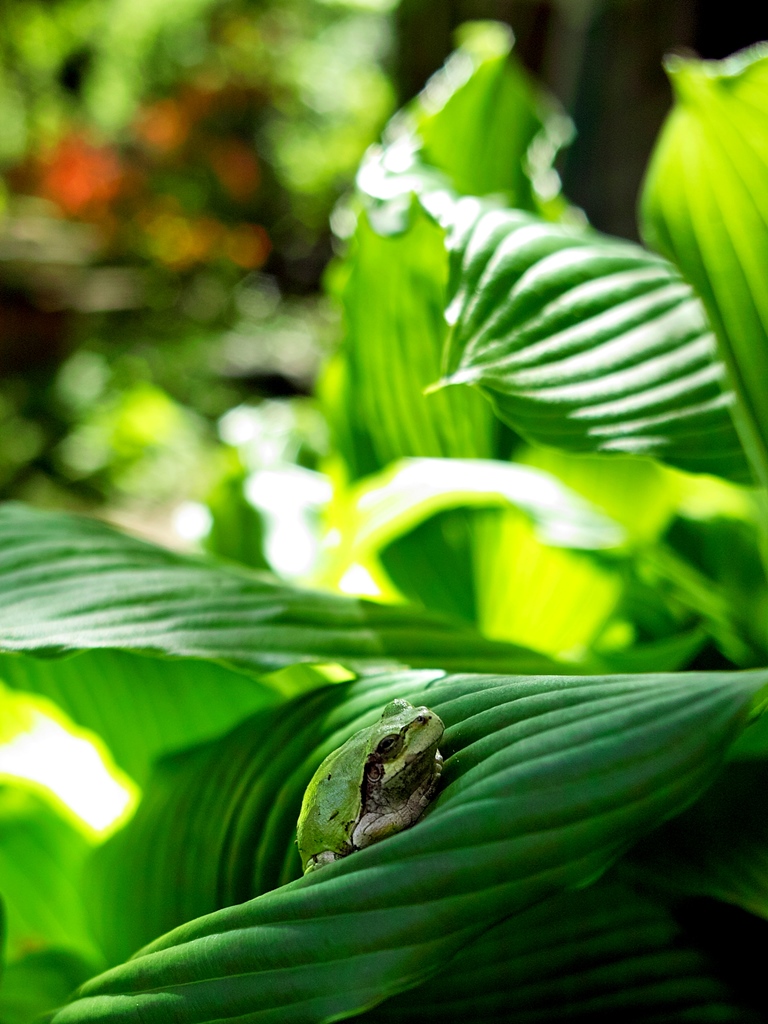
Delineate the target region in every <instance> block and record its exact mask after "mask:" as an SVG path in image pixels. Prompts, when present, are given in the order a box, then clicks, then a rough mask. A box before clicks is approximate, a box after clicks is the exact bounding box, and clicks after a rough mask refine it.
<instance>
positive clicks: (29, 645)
mask: <svg viewBox="0 0 768 1024" xmlns="http://www.w3.org/2000/svg"><path fill="white" fill-rule="evenodd" d="M0 585H1V589H0V650H4V651H6V652H19V653H21V652H25V653H34V654H35V655H37V656H54V655H61V654H65V653H73V652H75V651H82V650H87V649H103V648H113V649H114V648H118V649H122V650H129V651H134V652H144V653H149V652H151V653H154V654H159V655H169V656H173V657H196V658H202V659H206V660H210V661H215V662H218V663H220V664H224V665H226V666H229V667H234V668H237V669H240V670H242V671H244V672H250V673H257V672H263V671H268V670H270V669H278V668H281V667H283V666H287V665H291V664H294V663H295V662H298V661H306V662H316V663H323V662H328V661H340V662H344V663H347V664H350V665H353V666H359V667H361V668H366V667H367V668H369V669H370V667H371V666H373V665H376V664H378V665H381V664H382V663H387V662H390V663H392V662H398V661H399V662H404V663H407V664H413V665H417V664H420V665H429V664H435V663H438V664H439V665H440V666H441V667H448V668H450V667H454V666H456V665H461V666H473V667H476V668H481V667H485V666H490V665H494V666H496V665H499V664H501V665H504V664H509V662H510V659H511V662H512V663H513V664H515V663H516V662H518V660H520V659H521V660H522V661H523V662H525V661H526V659H527V658H529V657H532V658H533V660H534V661H535V662H537V663H538V664H540V660H537V659H536V656H535V655H530V654H529V652H524V651H520V650H519V649H517V648H515V647H513V646H507V645H504V644H498V643H493V642H491V641H487V640H484V639H483V638H482V637H480V636H479V635H478V634H477V633H474V632H473V631H471V630H470V629H464V630H462V628H461V627H460V626H457V624H456V623H454V622H451V621H450V620H447V619H440V618H438V617H437V616H434V617H431V616H428V615H425V614H421V613H419V612H416V611H413V610H412V609H409V608H403V607H397V608H394V607H387V606H384V605H376V604H372V603H370V602H366V601H357V600H353V599H351V598H344V597H336V596H333V595H330V594H321V593H313V592H309V591H300V590H294V589H291V588H289V587H287V586H281V585H279V584H277V583H275V582H273V581H272V580H271V579H268V578H264V577H262V576H259V575H256V574H254V573H251V572H249V571H248V570H246V569H242V570H241V569H238V568H235V567H233V566H230V565H225V564H219V563H216V562H212V561H208V560H206V559H203V558H196V557H192V556H183V555H178V554H175V553H173V552H170V551H166V550H164V549H162V548H158V547H155V546H154V545H152V544H147V543H145V542H143V541H139V540H136V539H134V538H131V537H127V536H125V535H123V534H120V533H118V532H116V531H114V530H112V529H110V528H108V527H106V526H104V525H102V524H100V523H97V522H94V521H91V520H86V519H81V518H78V517H73V516H68V515H62V514H56V513H45V512H38V511H36V510H33V509H30V508H26V507H24V506H21V505H5V506H3V507H2V509H0ZM533 671H535V669H533ZM107 685H108V684H107ZM73 717H74V716H73Z"/></svg>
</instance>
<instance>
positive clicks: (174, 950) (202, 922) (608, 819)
mask: <svg viewBox="0 0 768 1024" xmlns="http://www.w3.org/2000/svg"><path fill="white" fill-rule="evenodd" d="M767 683H768V671H757V672H749V673H733V674H716V673H714V674H693V673H692V674H687V675H682V676H673V675H658V676H649V677H612V678H607V677H596V678H591V679H585V678H563V677H561V678H555V677H550V678H529V679H525V678H516V679H515V678H505V677H472V676H463V677H462V676H458V677H447V678H443V679H441V678H436V677H435V675H434V674H432V676H429V675H427V676H424V675H422V676H419V675H418V674H416V675H414V676H413V677H411V678H410V679H409V678H408V677H407V676H406V677H399V678H397V679H395V680H389V681H387V680H386V679H375V678H374V679H369V680H360V681H358V682H355V683H350V684H342V686H338V687H335V688H333V689H332V690H331V691H330V694H331V696H332V698H333V699H334V700H335V701H338V709H339V714H337V715H336V716H335V718H334V715H333V713H330V709H327V713H326V714H324V715H318V714H317V713H316V712H317V708H315V709H312V710H314V711H315V713H314V714H312V715H311V716H309V718H310V720H311V723H312V724H313V725H314V728H315V729H317V733H316V735H317V746H316V747H315V749H314V751H313V752H312V754H311V755H310V756H309V757H305V758H304V759H302V760H301V761H300V762H298V765H297V766H296V767H294V770H293V772H291V773H288V774H287V775H286V773H285V770H284V768H285V765H280V764H276V765H274V769H275V773H276V774H277V775H278V776H279V780H280V781H279V782H276V779H275V777H274V775H270V778H269V781H268V783H267V785H266V790H265V789H264V788H261V787H257V790H256V793H255V796H254V798H255V806H256V814H255V815H254V820H252V821H251V822H250V824H249V827H250V833H251V837H253V836H254V835H257V836H258V837H259V838H258V839H257V847H259V852H258V853H257V855H256V858H257V859H258V857H259V856H261V854H262V853H263V855H264V856H265V857H267V858H268V859H269V860H271V861H272V862H273V863H277V862H278V861H279V860H282V859H284V858H285V855H286V850H291V849H292V843H291V836H292V828H290V825H289V823H292V822H294V821H295V817H296V814H297V811H298V805H299V801H300V798H301V793H302V790H303V788H304V786H305V784H306V782H307V780H308V778H309V776H310V775H311V773H312V771H313V770H314V768H315V767H316V766H317V764H318V763H319V761H320V759H321V758H322V756H323V755H324V754H325V753H327V751H328V750H329V749H333V747H335V746H336V745H338V743H339V742H341V740H343V738H344V737H345V736H346V735H349V734H350V733H351V732H352V731H353V730H354V729H355V728H357V727H359V726H360V725H361V724H366V723H369V722H371V721H373V720H375V717H376V715H377V714H378V713H379V711H380V708H381V706H382V703H383V699H382V698H383V697H384V692H386V695H387V698H388V697H390V696H392V695H393V694H395V693H397V694H399V695H402V696H408V697H409V698H410V699H412V700H414V701H419V702H421V701H424V702H426V703H428V704H429V705H430V706H431V707H433V708H434V709H435V710H436V711H437V712H438V713H439V714H440V715H441V717H442V718H443V719H444V721H445V722H446V726H447V731H446V736H445V737H444V741H443V743H441V747H442V749H443V753H444V754H445V755H446V757H447V760H446V765H445V771H444V789H443V790H442V792H441V793H440V795H439V797H438V799H437V800H436V802H435V803H434V804H433V806H432V808H431V809H430V812H429V813H428V815H427V817H426V818H425V819H424V821H422V822H421V823H420V824H419V825H418V826H417V827H415V828H413V829H410V830H408V831H406V832H402V833H400V834H398V835H396V836H393V837H391V838H390V839H389V840H387V841H386V842H383V843H379V844H377V845H375V846H372V847H369V848H368V849H366V850H363V851H360V852H358V853H356V854H355V855H354V856H352V857H349V858H346V859H344V860H342V861H339V862H337V863H335V864H332V865H329V866H327V867H324V868H323V869H322V870H321V871H318V872H315V873H313V874H310V875H308V876H305V877H304V878H302V879H299V880H297V881H294V882H291V883H289V884H287V885H284V886H282V887H280V888H279V889H276V890H275V891H273V892H268V893H266V894H264V895H262V896H260V897H258V898H256V899H254V900H251V901H249V902H245V903H238V904H236V905H234V906H230V907H226V908H225V909H222V910H219V911H216V912H215V913H212V914H208V915H206V916H204V917H201V918H199V919H197V920H196V921H192V922H189V923H188V924H184V925H182V926H181V927H179V928H177V929H176V930H175V931H173V932H171V933H170V934H169V935H166V936H164V937H163V938H161V939H158V940H157V941H155V942H154V943H152V944H151V945H150V946H149V947H147V948H145V949H144V950H143V951H142V952H141V953H140V954H139V955H137V956H136V957H135V958H134V959H132V960H131V961H130V962H128V963H127V964H124V965H122V966H120V967H116V968H114V969H112V970H111V971H109V972H107V973H106V974H104V975H102V976H100V977H99V978H96V979H94V980H92V981H91V982H89V983H88V984H87V985H86V986H84V987H83V989H82V990H81V994H80V998H79V999H77V1000H76V1001H75V1002H73V1003H72V1004H70V1005H69V1006H68V1007H66V1008H64V1009H62V1010H61V1011H60V1012H59V1013H58V1014H57V1015H56V1016H55V1018H54V1020H55V1021H56V1024H73V1022H78V1024H86V1022H90V1021H96V1020H99V1021H123V1022H128V1021H139V1020H141V1021H142V1024H152V1022H154V1021H158V1022H160V1021H162V1022H165V1021H167V1020H168V1014H169V1013H171V1012H172V1013H173V1015H174V1020H175V1021H176V1022H177V1024H183V1022H186V1021H189V1022H193V1021H194V1022H198V1024H202V1022H205V1021H214V1020H216V1021H221V1020H226V1019H231V1018H233V1017H240V1018H241V1019H242V1020H247V1021H250V1022H256V1021H260V1022H268V1021H275V1022H277V1021H280V1022H284V1024H289V1022H291V1021H296V1022H299V1021H302V1022H310V1021H318V1022H319V1021H331V1020H337V1019H340V1018H342V1017H343V1016H344V1015H349V1014H354V1013H356V1012H359V1011H361V1010H363V1009H365V1008H367V1007H371V1006H373V1005H375V1004H376V1003H378V1002H380V1001H381V1000H382V999H384V998H386V997H387V996H391V995H393V994H395V993H396V992H398V991H402V990H404V989H407V988H409V987H411V986H413V985H415V984H416V983H418V982H419V981H421V980H423V979H426V978H427V977H428V976H430V975H432V974H434V973H436V972H437V971H438V970H439V969H440V967H441V966H442V965H443V964H444V963H445V961H446V958H447V957H449V956H451V955H454V954H455V953H457V952H458V951H459V950H460V949H461V948H462V947H463V946H464V945H465V944H466V942H467V941H468V940H470V939H473V938H475V937H477V936H478V935H479V934H480V933H482V932H484V931H486V930H487V929H488V928H489V927H491V926H493V925H494V924H497V923H499V922H500V921H502V920H503V919H505V918H507V917H511V916H512V915H514V914H518V913H521V912H522V911H524V910H526V909H527V908H529V907H531V906H533V905H534V904H535V903H536V902H537V901H539V900H541V899H543V898H545V897H547V896H549V895H554V894H555V893H557V892H558V891H561V890H563V889H566V888H569V887H572V886H579V885H583V884H585V883H587V882H589V881H591V880H593V879H594V878H595V877H596V876H598V875H599V874H600V873H601V872H602V871H604V870H605V868H606V867H607V866H608V865H609V864H610V863H611V861H613V860H614V859H615V858H616V857H617V856H618V855H619V854H620V853H621V852H622V851H624V850H625V849H626V848H627V847H628V846H629V845H630V844H631V843H632V842H633V841H634V840H636V839H637V838H638V837H639V836H640V835H642V834H643V833H644V832H647V831H648V830H650V829H651V828H653V827H654V826H655V825H657V824H659V823H660V822H662V821H663V820H664V819H666V818H669V817H670V816H673V815H675V814H677V813H679V812H680V811H681V810H682V809H683V807H684V806H685V805H686V804H688V803H690V801H691V800H692V799H693V798H694V797H695V796H696V795H697V794H698V793H699V792H700V791H701V790H702V789H703V788H704V787H705V786H706V785H707V784H708V783H709V782H710V781H711V779H712V777H713V775H714V773H715V772H716V770H717V768H718V766H719V764H720V762H721V760H722V757H723V755H724V752H725V750H726V749H727V747H728V745H729V743H730V742H731V740H732V739H733V737H734V735H736V734H737V733H738V732H739V731H740V730H741V728H742V727H743V725H744V723H745V721H746V719H747V716H748V714H749V711H750V707H751V705H752V702H753V700H754V698H755V695H757V694H758V693H759V691H760V690H761V689H762V688H763V687H764V686H765V685H766V684H767ZM321 693H322V692H321V691H318V694H321ZM312 696H314V697H316V698H317V699H321V698H320V697H318V695H317V694H316V695H312ZM309 699H310V698H309V697H305V698H301V699H300V700H301V701H308V700H309ZM353 715H354V719H353V720H350V719H352V716H353ZM345 718H346V723H344V719H345ZM340 726H342V727H341V728H340ZM310 727H311V726H310ZM262 742H263V741H262ZM289 742H290V741H289ZM302 746H303V745H302ZM278 749H279V747H278ZM288 757H289V759H292V758H295V757H296V752H295V751H293V750H292V751H291V752H290V753H289V755H288ZM278 760H279V758H278ZM237 788H238V794H239V796H238V795H237V794H235V802H237V800H239V801H240V802H241V804H242V805H244V804H247V802H248V801H249V799H250V791H249V788H248V787H247V786H246V787H237ZM211 806H212V805H209V806H208V819H209V822H210V824H209V829H210V830H211V832H212V833H213V832H215V830H216V828H217V825H216V823H215V822H214V821H213V820H212V819H211ZM236 812H237V808H236V807H235V808H232V807H230V808H229V811H228V815H227V826H228V828H229V829H230V836H231V835H232V828H233V822H234V820H235V818H236V816H237V815H236ZM265 812H267V815H268V817H267V820H266V821H263V819H262V821H263V824H262V827H261V829H259V827H258V825H257V823H256V822H257V821H258V820H259V817H260V815H263V814H264V813H265ZM181 813H183V812H182V811H181V809H179V815H180V814H181ZM273 815H275V817H273ZM169 824H171V823H170V822H169ZM289 828H290V831H289ZM235 831H236V832H237V833H238V834H239V835H240V836H241V841H245V836H246V829H245V822H243V823H242V824H240V826H239V828H238V829H235ZM250 841H251V844H252V847H251V848H252V850H253V838H251V840H250ZM262 843H263V844H264V845H263V847H262V846H261V844H262ZM230 855H231V851H230ZM183 856H184V851H182V857H183ZM190 863H191V861H190ZM198 863H199V860H198ZM289 863H290V864H291V865H292V866H293V870H295V869H296V866H297V865H296V860H295V853H291V855H290V861H289ZM145 888H146V886H143V887H141V888H138V889H137V891H138V892H142V891H144V890H145Z"/></svg>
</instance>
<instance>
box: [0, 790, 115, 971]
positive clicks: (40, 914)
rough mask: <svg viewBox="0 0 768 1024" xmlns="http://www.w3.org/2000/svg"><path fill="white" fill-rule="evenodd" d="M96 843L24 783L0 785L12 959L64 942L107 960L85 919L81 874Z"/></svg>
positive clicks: (1, 865)
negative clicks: (93, 843) (103, 956)
mask: <svg viewBox="0 0 768 1024" xmlns="http://www.w3.org/2000/svg"><path fill="white" fill-rule="evenodd" d="M90 851H91V844H90V843H89V842H88V840H87V839H86V838H85V836H84V835H83V834H82V832H80V831H79V830H77V829H75V828H74V827H73V825H71V824H70V823H69V822H68V821H65V820H64V818H63V817H61V816H60V815H59V814H57V813H56V812H55V811H54V810H53V808H52V807H51V806H50V804H49V803H47V802H46V801H44V800H42V799H41V798H40V797H38V796H36V795H35V794H34V793H33V792H32V791H31V790H30V789H28V788H27V787H24V786H21V785H0V893H2V896H3V899H4V901H5V908H6V915H7V948H6V952H7V959H8V961H9V962H10V961H13V960H16V959H18V958H19V957H20V956H22V955H23V954H25V953H29V952H32V951H34V950H36V949H40V948H44V947H47V946H59V947H61V948H63V949H67V950H69V951H70V952H72V953H75V954H77V955H78V956H80V957H84V958H86V959H87V960H89V961H90V964H91V969H93V968H94V966H99V965H100V964H101V963H102V960H103V958H102V956H101V954H100V952H99V951H98V949H97V947H96V945H95V943H94V940H93V936H92V935H91V932H90V930H89V927H88V925H87V923H86V919H85V909H84V906H83V903H82V901H81V891H82V875H83V869H84V865H85V862H86V858H87V857H88V854H89V853H90Z"/></svg>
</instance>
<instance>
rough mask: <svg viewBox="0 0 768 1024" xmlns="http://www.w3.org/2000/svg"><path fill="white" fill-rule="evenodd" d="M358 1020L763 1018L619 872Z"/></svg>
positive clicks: (500, 933)
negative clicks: (744, 1002)
mask: <svg viewBox="0 0 768 1024" xmlns="http://www.w3.org/2000/svg"><path fill="white" fill-rule="evenodd" d="M355 1019H357V1020H360V1021H361V1024H363V1022H365V1024H368V1022H370V1024H374V1022H382V1024H384V1022H391V1021H397V1022H399V1024H420V1022H422V1021H424V1022H425V1024H426V1022H434V1024H442V1022H444V1021H472V1024H486V1022H487V1024H498V1022H500V1021H506V1022H509V1024H550V1022H552V1021H563V1020H568V1021H572V1022H574V1024H598V1022H599V1024H615V1022H616V1021H632V1022H633V1024H643V1022H648V1024H651V1022H654V1024H660V1022H661V1021H662V1020H663V1021H665V1022H667V1024H671V1022H676V1021H680V1022H682V1021H694V1020H695V1021H698V1022H699V1024H704V1022H706V1021H712V1022H714V1021H719V1022H725V1021H732V1022H736V1021H738V1022H742V1024H747V1022H749V1024H758V1022H759V1021H761V1020H762V1019H763V1018H762V1017H760V1016H758V1015H757V1014H755V1013H753V1012H751V1011H750V1010H749V1009H748V1008H747V1007H746V1006H743V1005H740V1000H739V996H738V995H737V994H736V993H735V992H733V991H732V990H729V987H728V985H727V984H725V983H724V981H723V980H722V979H720V978H719V977H718V976H717V972H716V969H715V968H714V967H713V964H712V963H711V962H710V961H709V959H708V957H707V956H706V954H705V953H704V952H703V951H702V950H700V949H697V948H696V946H695V944H694V943H693V942H692V941H691V938H690V937H689V936H687V935H686V934H685V933H684V932H683V929H682V928H681V926H680V924H679V923H678V922H677V921H676V920H675V918H674V917H673V915H672V913H671V912H670V910H669V908H668V907H667V906H665V904H664V903H663V902H662V901H661V900H659V898H658V897H656V898H653V897H651V896H649V895H647V894H644V893H642V892H639V891H637V890H636V889H634V888H632V887H631V886H629V885H628V884H627V883H626V882H624V881H622V880H621V879H620V878H617V877H615V875H614V873H611V874H609V875H608V876H606V877H605V878H604V879H601V880H600V881H599V882H597V883H596V884H595V885H592V886H590V887H589V888H587V889H581V890H577V891H575V892H573V891H572V892H564V893H558V895H557V896H553V897H551V898H550V899H548V900H544V901H543V902H541V903H539V904H537V905H536V906H534V907H531V909H530V910H527V911H524V912H523V913H522V914H520V915H518V916H516V917H512V918H508V919H507V920H506V921H503V922H502V923H501V924H499V925H496V927H495V928H491V929H490V930H489V931H487V932H485V934H483V935H481V936H480V938H479V939H476V940H475V941H474V942H473V943H470V944H469V945H468V946H466V947H465V948H464V950H462V952H461V953H460V954H459V955H458V956H456V957H454V958H453V959H452V960H450V961H449V963H448V964H447V966H446V968H445V969H444V970H443V971H441V973H440V974H438V975H436V976H435V977H434V978H431V979H430V980H429V981H428V982H427V983H426V984H424V985H422V986H421V987H419V988H417V989H415V990H412V991H410V992H404V993H402V994H400V995H398V996H395V997H394V998H392V999H389V1000H387V1001H386V1002H384V1003H382V1004H381V1005H380V1006H378V1007H375V1008H374V1009H373V1010H371V1011H369V1012H368V1013H364V1014H363V1015H362V1016H361V1017H358V1018H355Z"/></svg>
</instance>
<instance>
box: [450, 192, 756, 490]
mask: <svg viewBox="0 0 768 1024" xmlns="http://www.w3.org/2000/svg"><path fill="white" fill-rule="evenodd" d="M452 216H453V218H454V221H455V225H456V226H455V229H454V232H453V237H452V240H451V241H449V245H450V246H451V247H452V249H453V259H454V268H453V283H452V286H451V291H452V294H453V299H452V301H451V303H450V306H449V308H448V314H447V315H448V319H449V322H450V323H452V324H453V330H452V334H451V337H450V339H449V343H448V347H447V359H446V372H445V382H447V383H451V384H458V383H464V384H474V385H477V386H479V387H480V388H481V390H482V391H483V392H484V393H485V394H486V395H487V396H488V397H489V398H490V399H491V401H492V403H493V405H494V408H495V409H496V411H497V413H498V414H499V416H500V417H501V418H502V419H503V420H504V421H505V422H506V423H508V424H510V425H511V426H512V427H514V428H515V429H516V430H518V431H519V432H520V433H522V434H524V435H525V436H526V437H528V438H530V439H531V440H533V441H537V442H539V443H542V444H547V445H552V446H554V447H560V448H564V449H567V450H570V451H606V452H629V453H633V454H641V455H652V456H654V457H656V458H660V459H664V460H666V461H668V462H671V463H673V464H674V465H677V466H681V467H682V468H684V469H689V470H694V471H699V472H710V473H717V474H720V475H722V476H728V477H731V478H733V479H737V480H745V479H747V478H748V469H747V465H746V461H745V457H744V454H743V452H742V449H741V446H740V444H739V441H738V438H737V435H736V433H735V429H734V427H733V425H732V423H731V418H730V412H729V406H730V405H731V403H732V401H733V396H732V395H731V394H730V393H728V392H727V391H725V390H724V388H723V379H724V374H725V369H724V366H723V365H722V363H720V362H719V360H718V359H717V358H716V355H715V340H714V336H713V335H712V332H711V330H710V329H709V326H708V324H707V321H706V318H705V315H704V312H703V309H702V306H701V303H700V302H699V300H698V299H697V298H696V297H695V295H694V293H693V292H692V290H691V288H690V286H689V285H687V284H686V283H685V282H684V281H683V280H682V278H681V277H680V275H679V273H678V272H677V271H676V270H675V268H674V267H673V266H672V265H671V264H670V263H668V262H666V261H665V260H664V259H662V258H660V257H658V256H655V255H653V254H651V253H648V252H646V251H644V250H643V249H641V248H639V247H638V246H635V245H630V244H629V243H625V242H621V241H619V240H615V239H610V238H608V237H606V236H602V235H599V234H597V233H595V232H589V231H584V230H579V229H575V228H567V227H563V226H557V225H552V224H548V223H546V222H543V221H540V220H538V219H536V218H534V217H531V216H529V215H527V214H524V213H521V212H519V211H501V210H488V209H487V208H484V207H483V206H482V204H480V203H478V202H477V201H474V200H464V201H462V202H461V203H460V204H459V205H458V206H457V207H455V209H454V213H453V215H452Z"/></svg>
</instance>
